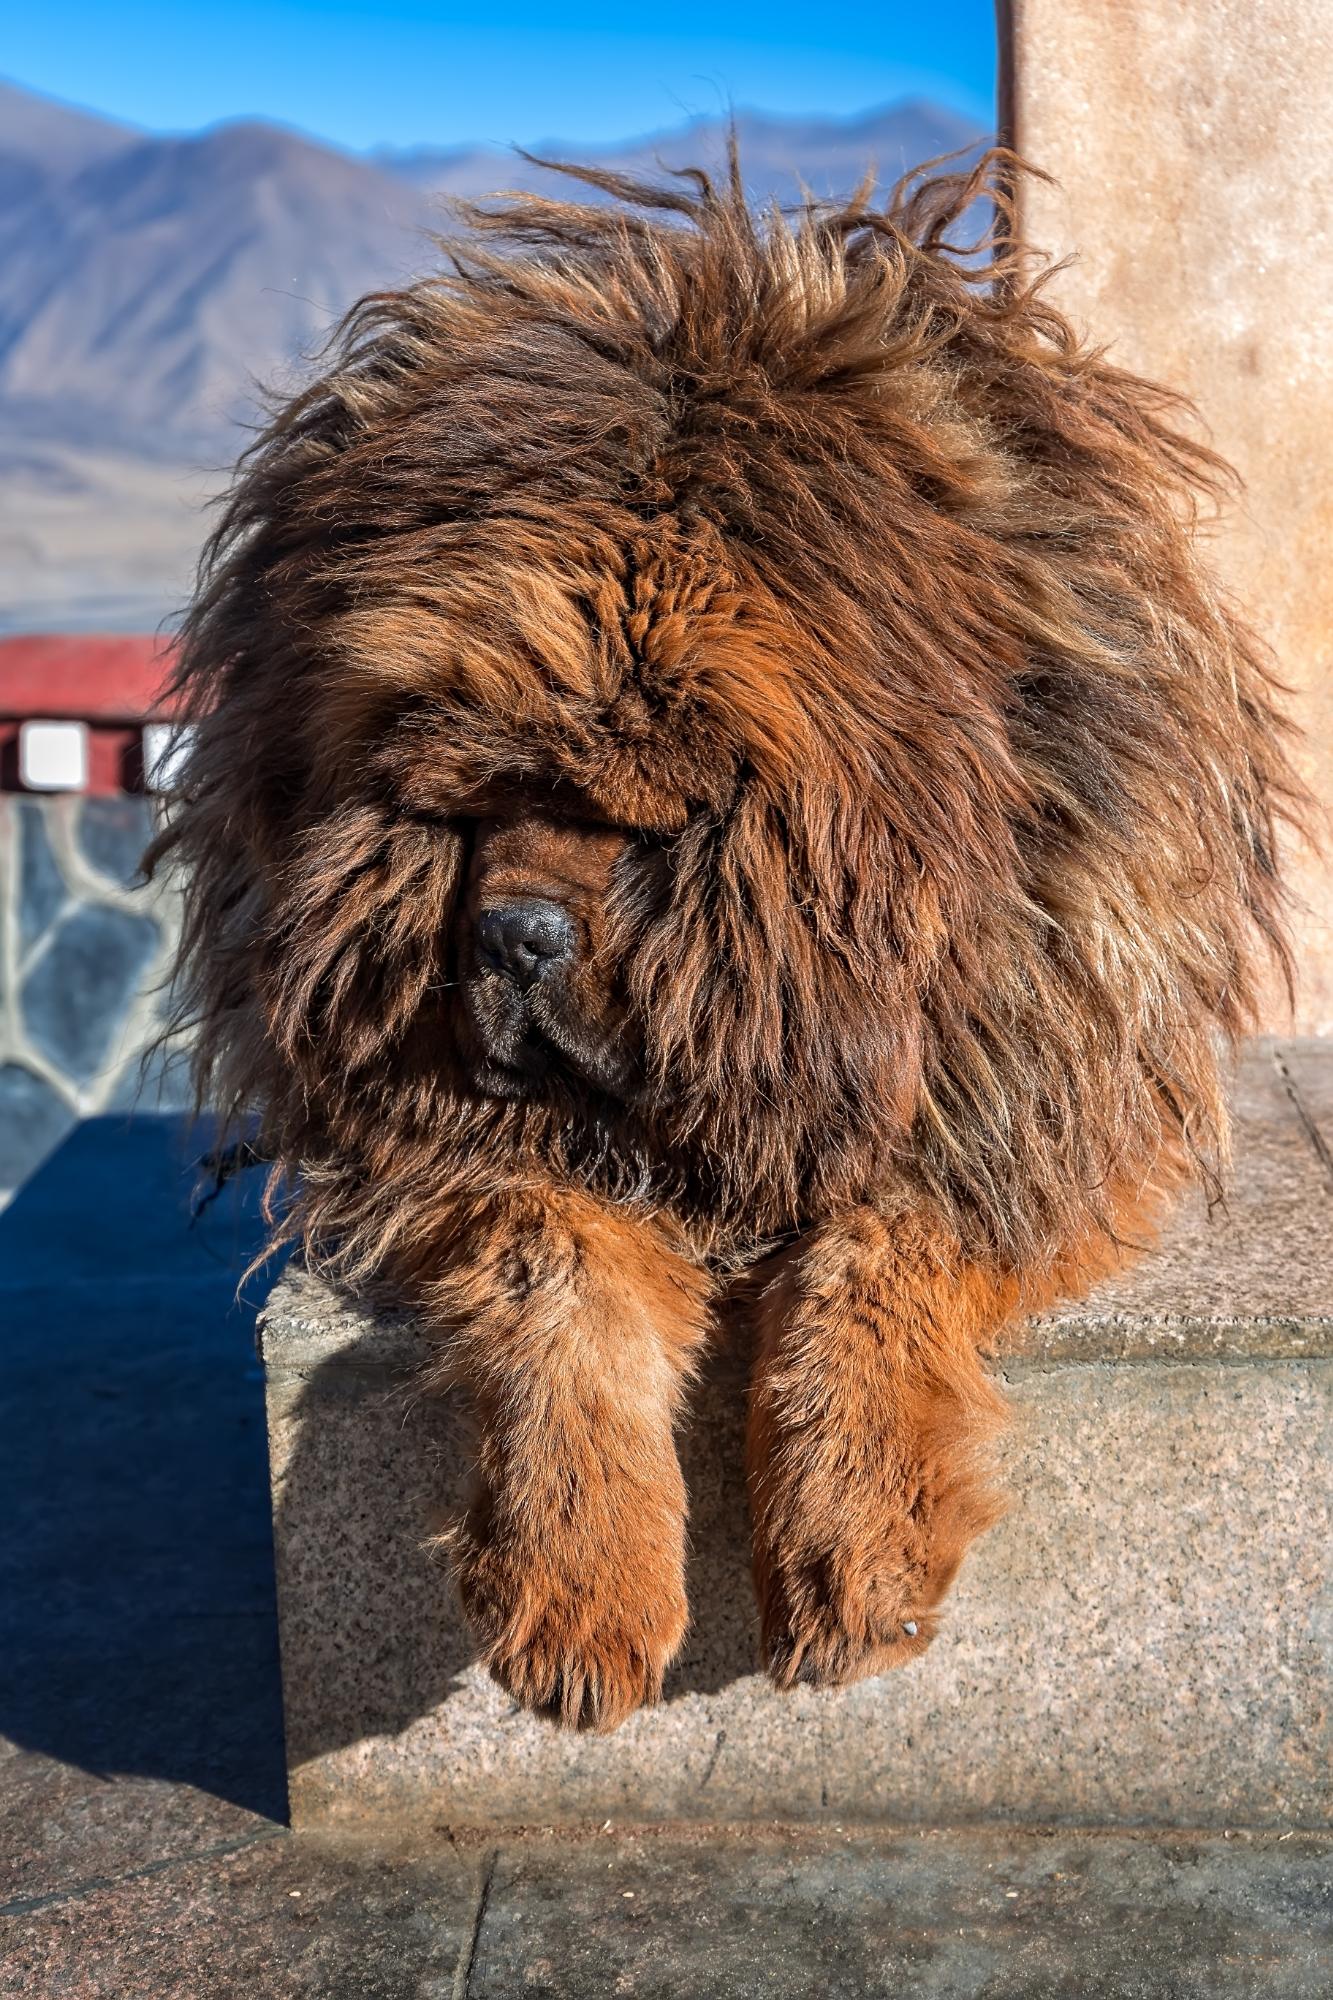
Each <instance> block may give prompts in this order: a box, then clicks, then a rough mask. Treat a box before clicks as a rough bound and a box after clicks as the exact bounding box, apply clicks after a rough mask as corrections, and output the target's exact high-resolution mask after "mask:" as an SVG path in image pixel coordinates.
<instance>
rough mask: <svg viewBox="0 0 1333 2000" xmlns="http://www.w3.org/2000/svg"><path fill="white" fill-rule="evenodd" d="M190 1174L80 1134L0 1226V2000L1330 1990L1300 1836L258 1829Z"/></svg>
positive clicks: (1323, 1870) (254, 1664)
mask: <svg viewBox="0 0 1333 2000" xmlns="http://www.w3.org/2000/svg"><path fill="white" fill-rule="evenodd" d="M191 1151H192V1149H191V1147H190V1145H189V1142H188V1140H187V1139H186V1138H185V1137H184V1136H183V1135H182V1134H181V1133H180V1132H179V1131H178V1129H177V1128H176V1127H175V1126H174V1125H173V1124H171V1123H169V1122H168V1121H158V1120H145V1121H142V1122H139V1123H137V1124H136V1125H134V1126H133V1127H127V1126H126V1125H125V1124H124V1122H123V1121H120V1120H106V1121H99V1122H97V1123H94V1124H90V1125H88V1126H85V1127H84V1128H82V1129H81V1130H80V1131H79V1132H78V1133H76V1134H75V1135H74V1137H73V1138H72V1139H71V1140H70V1141H69V1142H68V1143H67V1145H66V1147H65V1148H64V1149H62V1152H61V1153H60V1154H59V1155H58V1156H57V1157H56V1159H55V1160H53V1161H52V1162H51V1163H49V1165H48V1167H47V1168H46V1169H44V1170H43V1172H42V1173H40V1174H39V1175H38V1176H37V1178H36V1179H35V1180H34V1181H33V1182H32V1183H31V1184H30V1185H29V1187H28V1188H27V1189H26V1190H24V1191H23V1193H21V1194H20V1196H19V1197H18V1198H17V1199H16V1201H15V1202H14V1203H13V1205H12V1206H11V1208H10V1209H9V1210H8V1211H7V1212H6V1214H5V1215H4V1216H3V1217H2V1218H0V1326H2V1327H3V1351H4V1360H5V1366H4V1369H3V1372H2V1373H0V1507H3V1510H4V1519H5V1521H6V1523H7V1525H8V1529H9V1532H8V1533H6V1534H5V1535H4V1536H3V1537H0V1735H3V1737H4V1739H5V1742H6V1747H5V1749H4V1750H3V1751H2V1752H0V1994H3V1995H5V1996H9V1995H11V1994H12V1995H23V1996H25V2000H27V1996H39V1997H40V2000H45V1996H47V1995H50V1996H66V1995H69V1996H73V1995H79V1996H82V1995H97V1996H102V1995H106V1996H113V1995H114V1996H116V2000H122V1996H124V2000H138V1996H143V2000H164V1996H176V1995H183V1996H195V1995H198V1996H201V2000H224V1997H225V1996H231V1995H236V1996H241V1995H244V1996H246V2000H269V1996H285V1995H322V1996H323V1995H326V1996H330V1997H331V2000H377V1996H385V2000H509V1996H516V1995H522V1994H525V1993H534V1994H540V1993H548V1994H555V1995H563V1996H570V2000H579V1996H585V1995H587V1996H593V1995H597V1996H600V1995H619V1994H631V1995H638V1996H652V2000H656V1996H667V1995H670V1996H685V1997H686V2000H690V1997H691V1996H694V1995H700V1996H714V1995H716V1996H718V2000H728V1996H736V1997H737V2000H748V1996H758V1995H765V1996H774V2000H786V1997H787V1996H792V2000H795V1996H806V1995H815V1994H817V1995H820V1996H843V1995H846V1996H854V1995H879V1994H885V1995H887V1994H894V1995H898V1994H900V1993H902V1992H904V1991H910V1992H912V1993H914V1994H919V1995H922V1996H924V1997H925V2000H943V1996H960V2000H961V1996H978V1997H979V1996H986V2000H1019V1996H1023V2000H1038V1996H1041V2000H1056V1997H1057V1996H1066V1995H1067V1996H1070V2000H1075V1996H1077V1997H1078V2000H1083V1996H1097V1997H1098V2000H1103V1997H1105V2000H1117V1996H1123V2000H1138V1996H1152V2000H1156V1996H1175V1995H1181V1996H1194V1995H1198V1996H1200V2000H1204V1996H1207V2000H1233V1996H1234V1997H1235V2000H1239V1996H1247V2000H1248V1996H1255V2000H1258V1996H1260V1995H1262V1996H1265V2000H1266V1997H1267V1996H1277V2000H1288V1997H1289V1996H1290V2000H1296V1997H1297V1996H1299V2000H1307V1996H1308V2000H1316V1996H1320V2000H1322V1996H1325V1995H1328V1994H1329V1993H1333V1837H1330V1838H1328V1839H1324V1838H1320V1837H1318V1836H1312V1835H1309V1834H1297V1833H1292V1834H1284V1833H1265V1834H1263V1835H1246V1834H1244V1833H1236V1834H1234V1835H1232V1836H1230V1837H1228V1836H1227V1835H1225V1834H1210V1835H1207V1836H1199V1837H1191V1836H1189V1835H1184V1834H1182V1835H1175V1834H1172V1835H1155V1836H1149V1835H1146V1834H1145V1835H1124V1834H1095V1833H1094V1834H1087V1833H1079V1832H1075V1831H1070V1830H1056V1831H1047V1832H1040V1831H1022V1830H1012V1831H1006V1830H1000V1831H996V1830H989V1831H987V1830H980V1829H978V1830H975V1831H971V1832H968V1831H964V1832H954V1833H948V1832H936V1831H922V1832H912V1833H905V1834H903V1833H899V1834H894V1833H885V1832H878V1833H867V1832H857V1831H855V1830H852V1829H834V1830H824V1831H815V1830H812V1829H809V1828H804V1829H802V1828H786V1829H783V1828H770V1829H765V1830H763V1831H761V1832H758V1833H756V1832H754V1831H753V1830H751V1831H748V1832H744V1833H738V1832H736V1831H734V1830H732V1831H728V1830H726V1829H709V1828H699V1829H695V1830H693V1831H692V1832H691V1833H690V1834H689V1835H688V1837H685V1836H682V1835H680V1834H679V1833H671V1832H669V1831H664V1832H661V1833H653V1832H650V1831H643V1830H639V1831H635V1832H629V1831H625V1830H623V1829H620V1828H618V1827H616V1826H615V1825H609V1826H608V1827H606V1828H603V1829H599V1830H595V1831H594V1830H590V1831H588V1832H587V1833H585V1834H582V1835H579V1836H577V1837H570V1836H567V1835H565V1836H554V1835H551V1834H550V1833H548V1832H545V1831H544V1830H543V1829H540V1828H534V1829H528V1830H526V1832H524V1833H516V1834H514V1835H512V1836H510V1835H506V1836H503V1837H497V1838H496V1839H494V1840H486V1839H475V1840H469V1841H466V1842H462V1841H457V1840H451V1839H450V1838H449V1836H448V1834H447V1833H446V1832H445V1831H444V1830H443V1829H440V1828H433V1827H421V1828H418V1829H415V1830H414V1840H413V1844H412V1846H411V1848H410V1849H408V1848H403V1849H392V1848H389V1847H386V1846H384V1845H375V1846H371V1845H367V1844H358V1843H356V1842H350V1841H349V1842H339V1843H331V1842H328V1841H324V1842H319V1841H315V1840H313V1839H309V1838H306V1837H300V1838H298V1837H294V1836H292V1835H291V1834H289V1833H288V1832H287V1831H286V1830H285V1827H284V1825H283V1818H284V1785H283V1757H282V1740H281V1716H280V1710H279V1705H278V1693H277V1656H276V1639H275V1624H274V1608H273V1595H272V1569H271V1558H270V1550H269V1530H268V1512H267V1479H266V1473H265V1465H264V1440H263V1424H262V1395H261V1383H260V1380H259V1375H258V1369H257V1366H256V1363H255V1360H254V1355H253V1349H252V1344H251V1342H252V1325H251V1321H252V1308H251V1306H247V1305H242V1306H237V1305H235V1304H234V1303H233V1302H232V1293H233V1289H234V1285H235V1280H236V1275H237V1273H238V1272H239V1270H240V1268H241V1267H242V1265H243V1264H244V1262H245V1260H246V1257H247V1255H248V1254H249V1251H250V1249H251V1248H252V1247H253V1244H254V1242H255V1240H256V1227H257V1225H256V1223H255V1219H254V1215H253V1206H254V1201H253V1197H254V1192H255V1191H254V1189H253V1188H250V1189H234V1190H232V1191H231V1192H229V1193H228V1195H227V1196H225V1197H224V1198H223V1200H221V1201H220V1202H219V1203H217V1204H216V1205H215V1206H214V1207H213V1208H212V1209H210V1210H209V1212H208V1214H207V1216H206V1217H205V1219H204V1220H203V1221H202V1222H201V1223H200V1225H199V1227H198V1228H197V1229H195V1230H193V1231H190V1230H188V1229H187V1228H186V1226H185V1220H184V1209H185V1198H186V1194H187V1192H188V1186H189V1172H188V1161H189V1158H190V1156H191ZM262 1289H263V1284H262V1281H252V1283H251V1286H250V1287H249V1295H250V1298H251V1300H252V1301H253V1299H255V1298H257V1297H258V1296H259V1295H260V1293H261V1292H262Z"/></svg>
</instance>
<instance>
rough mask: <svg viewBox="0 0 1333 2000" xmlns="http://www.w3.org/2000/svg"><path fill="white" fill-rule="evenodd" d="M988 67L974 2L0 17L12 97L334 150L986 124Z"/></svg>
mask: <svg viewBox="0 0 1333 2000" xmlns="http://www.w3.org/2000/svg"><path fill="white" fill-rule="evenodd" d="M501 16H502V18H501ZM627 22H629V23H632V24H633V25H632V26H627V25H626V23H627ZM994 61H995V26H994V17H993V6H992V0H924V4H923V0H852V5H851V6H850V7H849V6H848V5H847V0H841V3H840V4H835V5H829V6H825V7H822V8H821V7H819V6H812V5H811V4H810V0H805V4H804V5H803V6H799V7H797V6H783V5H781V4H780V0H769V4H767V5H763V4H760V5H748V6H733V7H730V8H723V7H718V6H709V5H706V4H703V3H702V0H675V4H673V5H669V6H667V5H662V4H660V0H658V4H651V0H645V4H643V5H641V6H640V8H639V9H637V10H636V9H634V8H633V7H632V5H630V4H626V0H619V4H611V0H583V4H577V5H576V4H569V5H566V6H564V7H562V8H560V7H557V8H553V7H552V6H550V5H549V4H548V5H545V6H543V5H540V4H525V0H506V4H505V6H504V7H503V9H501V8H500V7H498V6H491V7H484V6H482V5H479V4H473V5H454V6H448V5H441V4H433V0H388V4H385V5H381V6H372V5H369V4H366V0H324V4H316V0H271V3H270V4H263V5H261V4H257V0H240V4H233V5H221V4H218V0H171V4H162V0H156V4H155V3H154V0H123V3H122V4H119V5H115V6H112V5H110V4H108V0H85V4H75V5H62V4H60V0H52V4H50V5H45V6H42V5H38V6H30V7H25V8H23V9H21V10H20V9H17V8H16V9H13V10H11V11H10V14H9V17H8V19H7V22H6V27H5V32H4V35H3V37H2V38H0V67H3V69H4V71H5V72H6V74H7V75H8V76H10V77H11V78H12V79H13V80H14V81H15V82H17V83H21V84H26V85H27V86H28V87H29V88H31V89H34V90H41V91H45V92H47V93H49V94H50V95H51V96H54V97H61V98H65V99H67V100H68V101H69V102H71V103H75V104H83V105H87V106H89V107H90V108H92V109H94V110H99V111H104V112H108V113H110V114H112V115H114V116H116V117H119V118H123V119H127V120H129V121H130V122H131V123H134V124H138V125H143V126H146V127H148V128H150V129H152V130H157V131H171V130H176V131H185V130H194V129H195V128H196V127H198V126H201V125H207V124H211V123H213V122H214V121H215V120H217V119H220V118H236V117H246V116H258V117H264V118H274V119H280V120H282V121H284V122H285V123H287V124H290V125H296V126H299V127H300V128H301V129H302V130H304V131H307V132H313V133H316V134H318V135H320V136H322V137H324V138H327V139H332V140H335V141H337V142H338V143H340V144H342V145H345V146H354V147H364V146H372V145H375V144H377V143H381V142H384V143H389V144H393V145H410V144H414V143H417V142H425V143H431V144H440V145H447V144H455V143H459V142H462V141H466V140H475V139H485V140H494V141H499V142H503V143H508V142H510V141H514V140H517V141H520V142H527V143H532V142H534V141H537V140H540V139H543V138H570V139H582V140H585V141H596V140H599V139H618V138H624V137H626V136H628V135H631V134H635V133H640V132H649V131H653V130H656V129H657V128H659V127H661V126H664V125H675V124H679V123H681V122H682V121H683V120H684V119H685V118H687V117H691V116H694V115H695V114H697V113H715V112H717V111H718V110H719V109H720V108H722V107H724V106H725V105H726V104H728V103H733V104H737V105H747V106H754V107H757V108H760V109H763V110H769V111H782V112H789V113H791V112H810V113H813V112H831V113H848V112H853V111H861V110H865V109H867V108H869V107H870V106H871V105H875V104H882V103H884V102H886V101H888V100H890V99H892V98H895V97H902V96H907V95H912V96H916V95H923V96H929V97H933V98H935V99H936V100H937V101H939V102H942V103H945V104H948V105H951V106H952V107H953V108H955V109H956V110H959V111H963V112H966V113H968V114H969V115H971V116H973V117H975V118H977V119H978V120H979V121H981V122H983V123H987V124H989V123H990V122H991V118H992V113H991V109H990V107H991V104H992V100H993V95H994Z"/></svg>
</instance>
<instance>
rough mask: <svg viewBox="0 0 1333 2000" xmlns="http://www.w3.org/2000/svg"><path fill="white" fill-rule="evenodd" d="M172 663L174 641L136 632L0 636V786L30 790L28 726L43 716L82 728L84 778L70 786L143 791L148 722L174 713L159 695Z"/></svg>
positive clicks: (48, 720)
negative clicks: (26, 772)
mask: <svg viewBox="0 0 1333 2000" xmlns="http://www.w3.org/2000/svg"><path fill="white" fill-rule="evenodd" d="M170 669H171V649H170V644H169V642H164V641H163V640H161V639H157V638H152V637H148V636H142V637H141V636H139V635H137V634H136V635H125V636H122V635H120V634H112V633H89V634H83V633H78V634H70V635H66V634H63V633H38V634H32V635H24V636H22V637H18V638H12V639H0V790H4V791H23V790H26V789H30V787H28V786H26V785H25V783H24V779H23V764H24V757H23V755H22V754H21V753H22V743H23V735H24V725H25V724H32V723H43V722H45V723H56V724H66V725H75V729H76V731H81V732H82V744H83V757H82V778H83V782H82V783H80V784H76V785H74V786H72V787H70V789H74V790H80V791H87V792H138V791H142V790H143V789H144V783H145V776H144V762H145V743H144V728H145V725H146V724H147V725H152V724H154V723H161V722H168V721H170V719H171V705H170V703H169V702H167V701H166V700H164V698H163V694H162V689H163V685H164V683H165V681H166V679H167V676H168V674H169V672H170ZM150 740H151V739H150ZM36 789H41V790H43V791H49V790H52V789H57V790H58V789H62V787H60V786H55V787H52V786H50V785H42V786H40V787H36Z"/></svg>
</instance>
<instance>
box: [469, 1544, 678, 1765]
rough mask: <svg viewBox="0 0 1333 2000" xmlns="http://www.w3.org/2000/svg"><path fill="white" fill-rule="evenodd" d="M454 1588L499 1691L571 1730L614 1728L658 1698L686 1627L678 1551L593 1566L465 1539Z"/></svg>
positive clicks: (620, 1555)
mask: <svg viewBox="0 0 1333 2000" xmlns="http://www.w3.org/2000/svg"><path fill="white" fill-rule="evenodd" d="M458 1585H459V1592H460V1595H461V1597H462V1600H463V1608H464V1611H465V1612H466V1614H467V1617H468V1621H469V1623H470V1624H471V1625H472V1627H473V1629H474V1631H475V1632H476V1633H477V1635H478V1637H479V1639H480V1641H481V1648H482V1655H481V1656H482V1658H483V1660H484V1661H485V1664H486V1665H487V1667H488V1668H489V1669H490V1671H491V1673H492V1674H493V1676H494V1677H495V1679H496V1680H497V1681H498V1682H499V1683H500V1686H501V1687H502V1688H504V1689H505V1690H506V1691H507V1692H508V1693H509V1694H511V1695H512V1696H513V1697H514V1700H515V1701H517V1702H520V1703H521V1704H522V1706H523V1707H524V1708H530V1709H533V1710H535V1711H536V1712H537V1713H538V1714H539V1715H545V1716H548V1717H549V1718H550V1719H551V1720H553V1721H555V1722H558V1723H560V1724H561V1725H562V1726H563V1727H565V1728H567V1729H593V1730H599V1731H606V1730H611V1729H615V1728H617V1727H618V1725H619V1724H620V1723H622V1722H623V1721H624V1720H625V1718H626V1716H628V1715H631V1714H633V1712H634V1710H635V1709H636V1708H642V1707H644V1706H646V1705H648V1704H650V1703H652V1702H655V1701H657V1700H658V1698H659V1697H660V1695H661V1692H662V1676H663V1674H664V1673H665V1672H666V1669H667V1667H668V1666H669V1665H670V1663H671V1660H672V1659H673V1658H674V1656H675V1654H676V1652H677V1651H678V1649H679V1647H680V1643H681V1641H682V1639H683V1638H684V1636H685V1628H686V1625H687V1623H688V1612H687V1609H686V1604H685V1591H684V1585H683V1562H682V1560H681V1556H680V1554H679V1553H678V1552H676V1551H671V1552H669V1553H662V1552H656V1553H655V1552H652V1551H638V1552H636V1553H635V1554H627V1553H626V1552H625V1551H623V1550H621V1551H616V1552H614V1554H613V1553H612V1552H610V1551H608V1553H607V1555H606V1557H605V1558H604V1559H602V1560H601V1561H599V1562H593V1561H591V1560H590V1559H589V1558H588V1556H587V1552H586V1550H583V1549H580V1551H579V1552H578V1556H577V1558H575V1557H574V1555H573V1553H572V1552H570V1553H569V1555H568V1556H567V1558H566V1559H564V1560H562V1559H561V1556H560V1554H559V1552H556V1553H555V1554H554V1555H552V1554H550V1553H548V1554H547V1555H545V1556H543V1557H540V1558H539V1557H538V1556H537V1555H536V1554H535V1553H534V1551H533V1549H532V1545H531V1543H527V1542H525V1544H524V1545H522V1546H515V1547H509V1548H507V1547H504V1546H503V1545H501V1544H500V1543H498V1542H496V1541H494V1540H490V1541H478V1540H473V1539H471V1538H469V1539H467V1540H466V1541H465V1543H464V1545H463V1547H462V1549H461V1550H460V1553H459V1560H458Z"/></svg>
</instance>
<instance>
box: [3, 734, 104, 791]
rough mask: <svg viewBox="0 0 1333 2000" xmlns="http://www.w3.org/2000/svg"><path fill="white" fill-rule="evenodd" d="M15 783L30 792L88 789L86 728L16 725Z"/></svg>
mask: <svg viewBox="0 0 1333 2000" xmlns="http://www.w3.org/2000/svg"><path fill="white" fill-rule="evenodd" d="M19 781H20V783H21V784H22V785H23V786H24V787H25V789H26V790H28V791H30V792H83V791H86V790H87V789H88V725H87V724H86V723H84V722H22V723H20V724H19Z"/></svg>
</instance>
